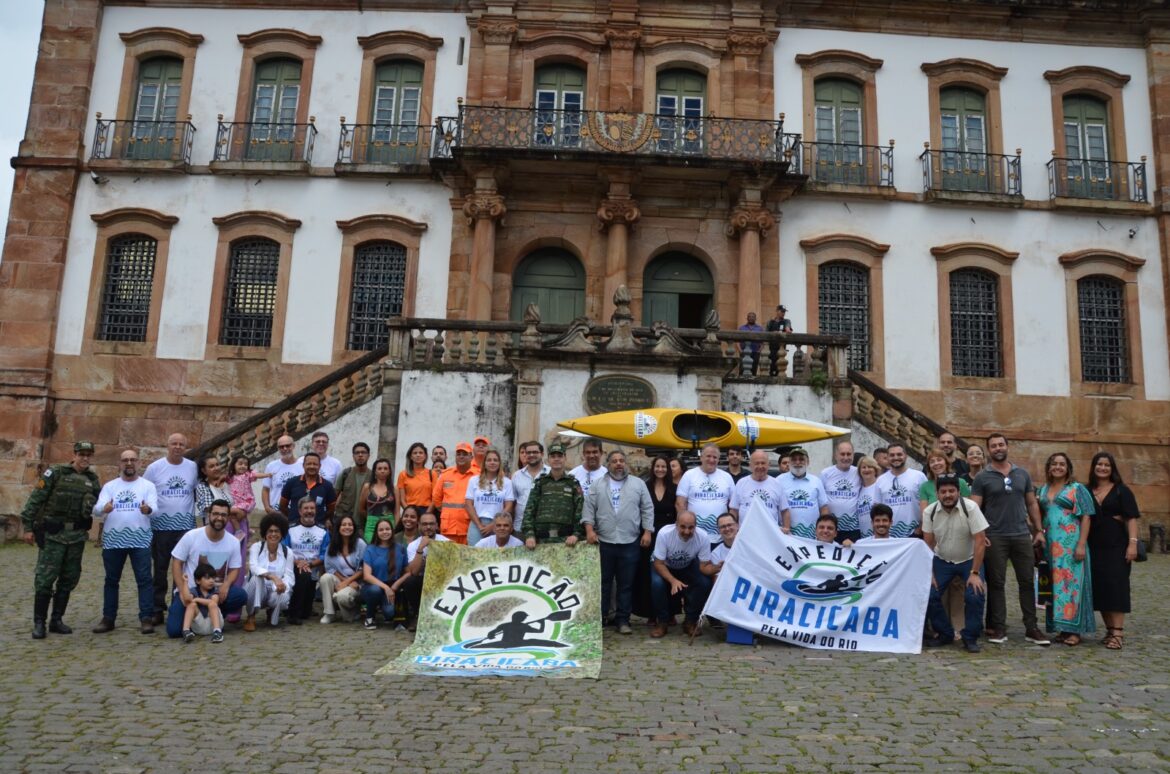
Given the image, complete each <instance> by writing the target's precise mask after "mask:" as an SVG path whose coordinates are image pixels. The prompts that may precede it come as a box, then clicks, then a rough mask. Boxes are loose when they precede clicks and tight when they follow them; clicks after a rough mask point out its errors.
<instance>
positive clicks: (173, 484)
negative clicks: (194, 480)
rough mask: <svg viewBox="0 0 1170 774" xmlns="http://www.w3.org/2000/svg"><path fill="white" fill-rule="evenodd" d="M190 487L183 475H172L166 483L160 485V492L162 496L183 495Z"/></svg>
mask: <svg viewBox="0 0 1170 774" xmlns="http://www.w3.org/2000/svg"><path fill="white" fill-rule="evenodd" d="M189 491H190V489H189V488H188V485H187V482H186V481H184V480H183V477H182V476H171V477H170V478H168V479H167V481H166V483H165V484H163V485H162V486H161V487H159V490H158V493H159V495H160V496H162V497H182V496H183V495H186V494H187V493H188V492H189Z"/></svg>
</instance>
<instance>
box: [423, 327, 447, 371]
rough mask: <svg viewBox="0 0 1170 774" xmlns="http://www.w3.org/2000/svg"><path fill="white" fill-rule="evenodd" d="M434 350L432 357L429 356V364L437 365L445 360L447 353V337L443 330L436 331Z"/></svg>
mask: <svg viewBox="0 0 1170 774" xmlns="http://www.w3.org/2000/svg"><path fill="white" fill-rule="evenodd" d="M432 346H433V351H432V352H431V353H430V357H428V358H427V365H436V364H439V363H442V362H443V358H444V357H446V355H447V337H446V336H444V335H443V332H442V331H435V339H434V342H433V344H432Z"/></svg>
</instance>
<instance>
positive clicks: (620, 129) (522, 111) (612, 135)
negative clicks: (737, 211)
mask: <svg viewBox="0 0 1170 774" xmlns="http://www.w3.org/2000/svg"><path fill="white" fill-rule="evenodd" d="M799 143H800V135H798V134H787V133H785V132H784V124H783V122H782V121H760V120H753V119H739V118H717V117H714V116H708V117H699V116H693V117H692V116H668V115H653V114H649V113H625V112H620V111H601V110H586V111H575V110H537V109H535V108H510V107H480V106H473V105H461V106H460V108H459V115H458V116H454V117H444V118H439V119H438V122H437V127H436V135H435V140H434V144H433V147H432V154H433V157H434V158H435V159H438V160H442V159H460V158H485V157H497V158H498V157H501V156H504V157H510V158H528V159H549V158H558V159H565V160H568V159H579V160H583V161H607V160H608V161H613V160H615V159H616V158H618V157H624V158H627V159H630V158H632V159H635V160H638V161H642V162H643V163H644V164H645V163H649V164H656V165H665V166H672V165H673V166H707V167H731V168H735V167H743V166H745V165H750V166H751V167H753V168H764V167H766V168H770V169H771V171H773V172H780V173H783V172H785V171H787V170H788V168H789V166H790V165H791V163H792V160H793V153H794V151H795V148H796V147H797V146H798V145H799Z"/></svg>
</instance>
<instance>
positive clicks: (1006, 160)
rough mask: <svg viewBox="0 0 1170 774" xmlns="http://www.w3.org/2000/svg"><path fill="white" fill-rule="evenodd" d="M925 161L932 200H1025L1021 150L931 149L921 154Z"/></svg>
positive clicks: (924, 178) (925, 178)
mask: <svg viewBox="0 0 1170 774" xmlns="http://www.w3.org/2000/svg"><path fill="white" fill-rule="evenodd" d="M918 160H919V161H921V162H922V189H923V191H924V192H925V193H926V198H927V199H929V200H933V201H956V202H971V201H978V202H991V203H1002V204H1007V205H1011V206H1016V207H1018V206H1021V205H1022V204H1023V203H1024V193H1023V189H1022V188H1021V179H1020V151H1019V149H1017V150H1016V155H1014V156H1005V155H1003V154H1002V153H970V152H967V151H955V150H941V151H939V150H931V149H930V147H929V146H927V148H926V150H924V151H923V152H922V155H921V156H919V157H918Z"/></svg>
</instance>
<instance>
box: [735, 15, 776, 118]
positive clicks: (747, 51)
mask: <svg viewBox="0 0 1170 774" xmlns="http://www.w3.org/2000/svg"><path fill="white" fill-rule="evenodd" d="M767 45H768V37H767V36H766V35H764V33H762V32H759V31H758V30H734V31H732V33H731V34H730V35H728V36H727V48H728V50H729V51H730V52H731V54H732V57H733V62H734V66H733V68H732V72H733V73H734V74H735V76H734V80H733V82H732V84H733V86H734V88H735V99H734V108H733V109H734V111H735V112H734V115H735V116H737V117H739V118H754V117H757V116H761V115H768V114H769V113H770V112H771V108H770V106H768V105H761V104H760V97H759V91H760V54H761V53H762V52H763V50H764V47H765V46H767Z"/></svg>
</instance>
